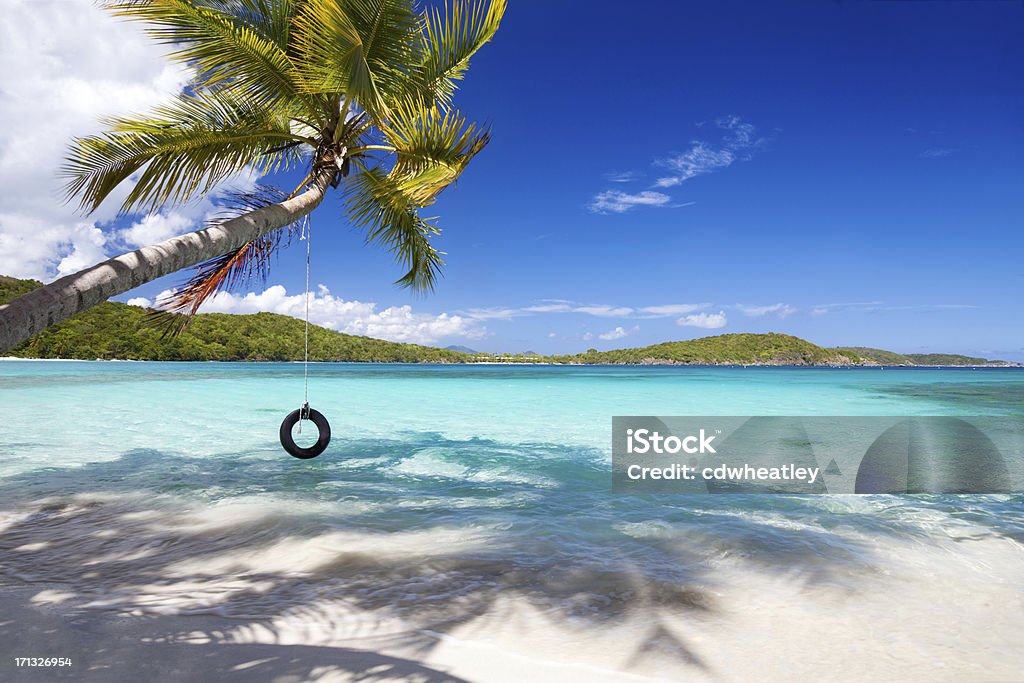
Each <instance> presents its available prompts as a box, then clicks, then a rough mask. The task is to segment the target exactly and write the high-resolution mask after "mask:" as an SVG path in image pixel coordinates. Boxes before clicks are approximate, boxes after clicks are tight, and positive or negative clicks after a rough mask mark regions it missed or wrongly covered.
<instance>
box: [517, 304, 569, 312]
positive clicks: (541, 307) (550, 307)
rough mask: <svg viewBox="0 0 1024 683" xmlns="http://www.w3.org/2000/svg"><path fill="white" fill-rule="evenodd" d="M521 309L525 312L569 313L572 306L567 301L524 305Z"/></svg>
mask: <svg viewBox="0 0 1024 683" xmlns="http://www.w3.org/2000/svg"><path fill="white" fill-rule="evenodd" d="M522 310H524V311H526V312H527V313H569V312H571V311H572V306H570V305H569V304H568V303H557V304H538V305H536V306H526V307H525V308H523V309H522Z"/></svg>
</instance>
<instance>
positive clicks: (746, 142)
mask: <svg viewBox="0 0 1024 683" xmlns="http://www.w3.org/2000/svg"><path fill="white" fill-rule="evenodd" d="M715 127H717V128H718V129H720V130H722V131H724V132H723V134H722V137H721V140H719V141H718V142H716V143H710V142H707V141H704V140H694V141H693V142H691V143H690V148H689V149H688V150H686V151H685V152H683V153H682V154H677V155H676V156H673V157H669V158H667V159H663V160H661V161H660V162H658V163H659V165H661V166H665V167H667V168H668V169H669V170H670V171H671V173H670V174H669V175H666V176H662V177H661V178H658V180H657V181H656V182H655V186H656V187H660V188H666V187H674V186H676V185H680V184H682V183H683V182H685V181H687V180H689V179H690V178H695V177H697V176H699V175H705V174H708V173H713V172H714V171H717V170H719V169H723V168H727V167H729V166H732V164H733V163H734V162H736V161H737V160H740V159H749V158H750V155H751V153H752V152H753V150H754V149H756V148H757V147H760V146H762V145H763V144H764V142H765V139H764V138H762V137H758V135H757V129H756V128H755V127H754V126H753V124H750V123H746V122H744V121H743V120H741V119H740V117H738V116H726V117H724V118H721V119H718V120H716V121H715Z"/></svg>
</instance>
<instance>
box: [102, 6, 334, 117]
mask: <svg viewBox="0 0 1024 683" xmlns="http://www.w3.org/2000/svg"><path fill="white" fill-rule="evenodd" d="M105 6H106V7H107V8H109V9H110V10H112V11H113V12H114V13H115V14H117V15H119V16H123V17H126V18H128V19H132V20H137V21H142V22H145V24H146V31H147V33H149V34H150V35H151V36H152V37H153V38H154V39H156V40H157V42H160V43H163V44H167V45H172V46H174V50H173V51H172V52H171V56H172V58H174V59H177V60H179V61H182V62H185V63H186V64H188V65H189V66H191V67H192V68H194V69H195V70H196V72H197V77H196V84H197V87H198V88H205V89H208V88H213V87H216V86H219V85H223V84H224V83H232V84H235V85H238V86H241V87H243V88H245V89H246V90H247V91H248V92H249V94H250V96H253V97H259V98H261V99H264V100H266V101H273V100H275V99H281V98H291V99H293V100H294V101H295V103H296V104H303V105H305V109H306V110H307V111H306V113H307V114H309V115H315V114H316V113H318V112H319V111H320V109H321V108H320V107H319V106H318V105H317V104H316V102H315V100H313V99H311V98H303V97H301V96H299V93H298V90H297V88H296V84H295V82H294V69H293V65H292V62H291V60H290V58H289V56H288V53H287V46H288V41H289V26H290V19H291V14H292V12H293V8H292V3H291V2H270V1H269V0H264V1H261V0H237V1H228V0H204V1H190V0H107V1H106V2H105Z"/></svg>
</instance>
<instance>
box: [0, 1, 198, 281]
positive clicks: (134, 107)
mask: <svg viewBox="0 0 1024 683" xmlns="http://www.w3.org/2000/svg"><path fill="white" fill-rule="evenodd" d="M163 52H164V48H161V47H160V46H157V45H154V44H153V43H152V41H150V40H149V39H148V38H146V37H145V36H144V35H143V33H142V31H141V29H140V27H139V26H138V25H136V24H131V23H127V22H124V21H118V20H116V19H115V18H113V17H112V16H111V15H110V14H109V13H107V12H104V11H102V10H100V9H98V8H97V7H95V6H94V4H93V3H91V2H88V0H7V2H5V3H4V11H3V17H2V18H0V73H3V86H2V90H3V95H2V97H0V187H2V188H3V193H2V194H0V273H4V274H8V275H16V276H22V277H35V278H39V279H43V280H49V279H52V278H53V277H54V276H55V275H59V274H64V273H68V272H72V271H74V270H77V269H79V268H82V267H85V266H88V265H91V264H92V263H95V262H96V261H99V260H102V259H103V258H104V257H105V256H106V247H107V243H108V239H109V238H108V236H106V235H104V234H103V233H102V232H101V231H100V230H99V226H101V225H103V223H104V221H109V220H110V219H112V218H113V217H114V215H115V214H116V210H117V207H118V202H116V201H114V200H115V199H116V198H113V197H112V198H111V201H110V202H108V203H109V206H107V205H105V206H103V207H101V208H100V210H99V211H98V212H96V213H95V214H94V215H93V216H90V217H89V218H83V217H82V216H81V215H79V214H78V213H77V212H76V207H75V206H71V205H67V204H65V203H64V198H63V191H62V188H61V183H60V180H59V179H58V178H57V172H58V169H59V167H60V165H61V159H62V157H63V153H64V150H65V147H66V145H67V144H68V142H70V140H71V138H72V137H73V136H76V135H77V136H80V135H87V134H90V133H95V132H96V131H98V130H99V129H100V124H99V121H98V120H99V118H100V117H102V116H104V115H111V114H123V113H130V112H138V111H145V110H147V109H149V108H150V107H152V106H153V105H155V104H157V103H159V102H161V101H164V100H166V99H168V98H169V97H170V96H171V95H173V94H174V93H177V92H178V91H180V89H181V87H182V86H183V85H184V84H185V82H186V81H187V78H188V73H187V72H186V70H185V69H184V68H182V67H181V66H178V65H171V64H170V63H169V62H168V61H167V60H166V59H165V58H164V57H163ZM121 196H122V197H123V193H122V195H121Z"/></svg>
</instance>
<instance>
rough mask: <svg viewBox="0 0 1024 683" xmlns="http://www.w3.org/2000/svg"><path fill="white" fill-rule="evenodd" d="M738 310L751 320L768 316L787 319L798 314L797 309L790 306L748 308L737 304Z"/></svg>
mask: <svg viewBox="0 0 1024 683" xmlns="http://www.w3.org/2000/svg"><path fill="white" fill-rule="evenodd" d="M736 308H738V309H739V310H740V311H742V312H743V314H744V315H748V316H750V317H751V318H759V317H762V316H766V315H774V316H777V317H779V318H785V317H786V316H788V315H792V314H793V313H796V309H795V308H793V307H792V306H790V305H789V304H771V305H770V306H747V305H745V304H737V305H736Z"/></svg>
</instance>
